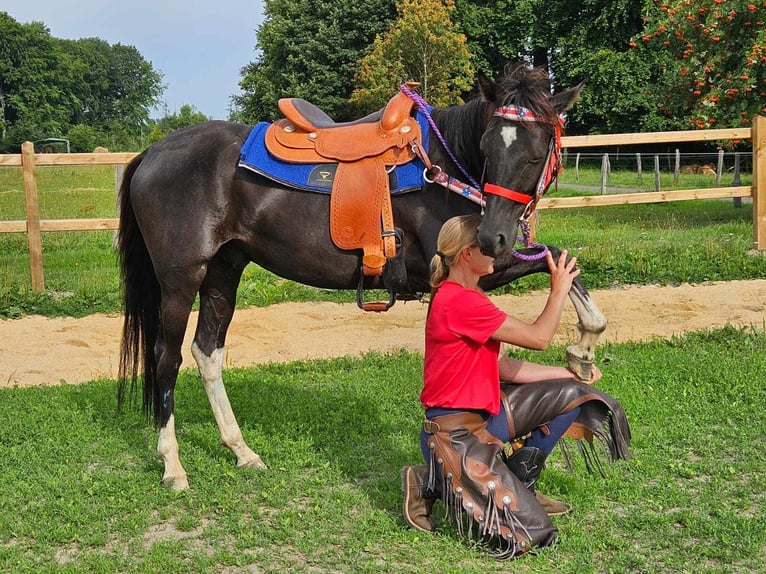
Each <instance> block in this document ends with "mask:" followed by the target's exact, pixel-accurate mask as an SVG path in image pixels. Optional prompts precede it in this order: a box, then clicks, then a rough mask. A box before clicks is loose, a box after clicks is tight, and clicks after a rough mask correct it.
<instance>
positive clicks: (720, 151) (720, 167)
mask: <svg viewBox="0 0 766 574" xmlns="http://www.w3.org/2000/svg"><path fill="white" fill-rule="evenodd" d="M722 176H723V149H722V148H718V167H717V169H716V170H715V183H716V185H721V177H722Z"/></svg>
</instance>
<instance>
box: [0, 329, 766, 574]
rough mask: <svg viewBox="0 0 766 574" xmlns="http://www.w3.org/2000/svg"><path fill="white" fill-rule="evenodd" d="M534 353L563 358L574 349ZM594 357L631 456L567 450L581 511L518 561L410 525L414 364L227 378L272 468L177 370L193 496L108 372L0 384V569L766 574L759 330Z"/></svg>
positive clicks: (248, 434) (407, 360)
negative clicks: (587, 465)
mask: <svg viewBox="0 0 766 574" xmlns="http://www.w3.org/2000/svg"><path fill="white" fill-rule="evenodd" d="M722 349H726V352H725V353H722V352H721V350H722ZM522 356H525V357H528V356H534V358H535V359H536V360H540V361H545V362H557V361H559V360H561V358H562V356H563V349H561V348H556V349H551V350H549V351H546V352H545V353H542V354H540V353H538V354H534V353H528V354H527V353H525V354H523V355H522ZM600 357H601V364H602V368H603V371H604V379H603V380H602V381H601V382H600V383H599V386H600V387H601V388H602V389H603V390H605V391H606V392H608V393H610V394H612V395H613V396H615V397H617V398H618V399H619V400H620V401H621V402H622V404H623V405H624V407H625V409H626V411H627V413H628V417H629V420H630V422H631V426H632V431H633V444H632V451H633V454H634V458H633V459H632V460H630V461H627V462H620V463H618V464H615V465H612V466H607V478H605V479H604V478H601V477H599V476H598V475H587V474H586V473H585V471H584V467H583V465H582V463H581V461H579V460H578V461H576V463H575V470H574V472H569V471H568V470H566V469H565V468H563V465H562V459H561V456H560V452H559V451H558V450H557V451H556V452H555V453H554V455H553V457H552V462H551V464H550V465H549V468H548V469H547V470H546V471H545V472H544V473H543V478H542V480H541V483H540V488H541V489H542V490H543V491H544V492H546V493H549V494H551V495H553V496H555V497H560V498H563V499H565V500H566V501H567V502H569V503H570V504H571V505H572V506H573V509H574V511H573V513H572V514H571V515H568V516H564V517H557V518H555V519H554V522H555V525H556V526H557V527H558V528H559V531H560V543H559V544H558V545H557V546H555V547H553V548H550V549H545V550H543V551H541V552H539V553H538V554H536V555H531V556H525V557H523V558H521V559H519V560H517V561H515V562H513V563H511V564H509V563H498V562H495V561H494V560H493V559H491V558H488V557H487V556H486V555H484V554H483V553H482V552H481V551H479V550H474V549H471V548H470V547H469V546H467V545H466V544H465V543H463V542H462V541H461V540H460V539H459V538H458V537H457V536H456V535H455V532H454V531H453V529H452V528H450V527H449V526H448V525H445V524H443V523H442V525H441V527H440V529H439V532H438V533H437V534H435V535H433V536H430V535H424V534H420V533H417V532H414V531H412V530H409V529H407V528H405V527H404V525H403V522H402V520H401V518H400V504H401V495H400V493H399V468H400V467H401V466H403V465H405V464H414V463H417V462H418V460H419V457H420V455H419V450H418V446H417V440H416V436H417V431H418V422H419V420H420V416H421V411H420V406H419V404H418V401H417V395H418V392H419V389H420V380H421V368H422V357H421V356H419V355H415V354H408V353H405V352H400V353H395V354H391V355H387V356H382V355H377V354H370V355H366V356H364V357H363V358H360V359H350V358H340V359H334V360H325V361H314V362H296V363H290V364H287V365H267V366H261V367H257V368H250V369H231V370H228V371H226V373H225V378H226V380H227V386H228V389H229V395H230V398H231V401H232V404H233V405H234V407H235V410H236V412H237V416H238V419H239V421H240V423H241V425H242V428H243V433H244V436H245V438H246V439H247V440H248V442H249V444H250V445H251V446H252V447H253V449H254V450H256V451H257V452H259V454H261V456H262V457H263V458H264V460H265V462H266V463H267V464H268V465H269V470H267V471H265V472H255V471H244V470H238V469H236V468H235V465H234V459H233V456H232V455H231V454H229V453H228V452H225V451H224V450H223V449H222V447H221V446H220V445H219V439H218V431H217V429H216V428H215V424H214V422H213V419H212V415H211V413H210V409H209V406H208V404H207V399H206V397H205V394H204V391H203V390H202V385H201V382H200V380H199V379H198V377H197V376H196V374H194V373H193V372H192V371H184V372H183V374H182V376H181V379H180V382H179V385H178V388H177V392H176V399H177V401H176V417H177V429H178V436H179V441H180V448H181V455H182V458H183V461H184V464H185V466H186V469H187V471H188V472H189V476H190V481H191V488H190V490H188V491H186V492H184V493H182V494H175V493H173V492H170V491H168V490H166V489H164V488H163V487H162V486H161V485H160V476H161V473H162V468H161V465H160V463H159V462H158V460H157V459H156V455H155V452H154V451H155V447H156V440H157V435H156V432H155V431H154V430H152V429H151V427H150V426H149V425H148V423H146V421H144V420H143V419H142V417H141V416H140V415H138V414H137V413H136V412H135V411H134V410H132V409H128V410H127V411H126V412H124V413H122V414H120V415H117V416H115V388H116V385H115V382H114V381H109V380H101V381H94V382H92V383H89V384H85V385H77V386H75V385H60V386H55V387H49V388H23V389H0V420H3V421H4V424H3V425H1V426H0V448H1V449H2V452H3V456H2V457H0V571H7V572H14V573H26V572H30V573H31V572H34V573H41V572H43V573H44V572H68V573H79V572H200V573H204V572H285V571H294V572H344V573H345V572H376V573H377V572H392V573H398V572H429V571H430V572H445V573H450V572H461V573H462V572H465V573H474V572H475V573H485V572H508V571H513V572H515V573H517V574H537V573H540V574H542V573H549V572H561V573H578V574H588V573H596V572H599V573H600V572H610V573H631V574H632V573H635V572H647V573H649V572H651V573H674V574H675V573H679V572H695V573H696V572H718V573H729V572H731V573H734V572H757V571H764V570H765V569H766V558H764V556H766V552H764V550H766V528H764V526H765V525H764V518H763V517H764V515H766V446H764V445H766V419H764V418H763V412H762V411H763V404H764V402H765V401H766V386H764V384H763V381H764V380H766V335H764V333H762V332H753V331H750V330H737V329H733V328H725V329H722V330H719V331H713V332H709V333H697V334H692V335H688V336H685V337H682V338H674V339H672V340H668V341H657V342H652V343H643V344H637V343H631V344H620V345H606V346H604V347H602V348H601V350H600ZM437 508H438V509H439V510H441V507H438V506H437Z"/></svg>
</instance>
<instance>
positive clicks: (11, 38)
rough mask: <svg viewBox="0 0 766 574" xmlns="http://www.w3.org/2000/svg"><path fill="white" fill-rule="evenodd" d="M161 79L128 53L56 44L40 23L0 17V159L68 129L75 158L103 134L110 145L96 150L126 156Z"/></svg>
mask: <svg viewBox="0 0 766 574" xmlns="http://www.w3.org/2000/svg"><path fill="white" fill-rule="evenodd" d="M161 79H162V75H161V74H160V73H159V72H157V71H155V70H154V69H153V68H152V65H151V64H150V63H149V62H147V61H146V60H144V58H143V57H142V56H141V54H140V53H139V52H138V50H136V48H135V47H133V46H125V45H122V44H115V45H109V44H108V43H107V42H105V41H103V40H99V39H97V38H87V39H83V40H62V39H58V38H54V37H52V36H51V35H50V31H49V30H48V29H47V28H46V27H45V25H44V24H43V23H41V22H33V23H31V24H19V23H18V22H16V21H15V20H14V19H13V18H11V17H10V16H9V15H8V14H7V13H5V12H0V152H7V153H18V150H19V146H20V145H21V143H22V142H23V141H25V140H30V141H34V140H37V139H41V138H45V137H62V136H64V135H65V134H67V133H68V132H69V131H72V130H74V139H75V140H76V141H77V142H78V143H77V147H78V149H77V151H91V150H92V149H93V147H95V145H92V144H94V143H96V140H103V139H105V138H104V137H103V134H109V141H108V142H105V141H100V142H99V143H96V145H102V146H103V145H107V147H109V148H110V149H112V150H113V151H117V150H119V149H126V148H128V147H130V146H132V144H134V143H135V141H136V139H137V138H138V136H139V134H140V132H141V130H142V128H143V127H144V126H145V125H146V123H147V121H148V119H149V110H150V109H151V108H152V107H153V106H154V105H155V104H156V103H157V102H158V98H159V96H160V94H161V93H162V90H163V86H162V84H161ZM77 126H87V128H88V129H90V130H92V132H91V133H87V132H86V131H85V130H84V129H83V128H80V127H77ZM81 146H82V147H81ZM85 146H87V147H85ZM134 149H135V148H134Z"/></svg>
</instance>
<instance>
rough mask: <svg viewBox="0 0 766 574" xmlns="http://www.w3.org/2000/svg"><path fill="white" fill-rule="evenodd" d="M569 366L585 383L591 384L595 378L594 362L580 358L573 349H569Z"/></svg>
mask: <svg viewBox="0 0 766 574" xmlns="http://www.w3.org/2000/svg"><path fill="white" fill-rule="evenodd" d="M567 366H569V370H571V371H572V372H573V373H574V374H575V376H576V377H577V378H578V379H580V381H581V382H583V383H589V382H590V380H591V378H592V377H593V361H592V360H591V361H589V360H587V359H584V358H582V357H578V356H577V355H575V354H574V352H573V351H572V349H571V347H570V348H569V349H567Z"/></svg>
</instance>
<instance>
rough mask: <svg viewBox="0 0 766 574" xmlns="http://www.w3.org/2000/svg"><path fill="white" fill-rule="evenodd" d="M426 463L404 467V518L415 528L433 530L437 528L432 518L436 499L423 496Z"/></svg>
mask: <svg viewBox="0 0 766 574" xmlns="http://www.w3.org/2000/svg"><path fill="white" fill-rule="evenodd" d="M425 472H426V467H425V465H420V466H405V467H404V468H402V492H403V493H404V507H403V511H402V513H403V514H404V520H405V521H406V522H407V524H409V525H410V526H411V527H412V528H414V529H415V530H420V531H421V532H433V531H434V530H436V528H435V527H434V522H433V520H432V519H431V509H432V508H433V505H434V501H433V500H426V499H425V498H423V495H422V491H423V485H424V483H423V477H424V475H425Z"/></svg>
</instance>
